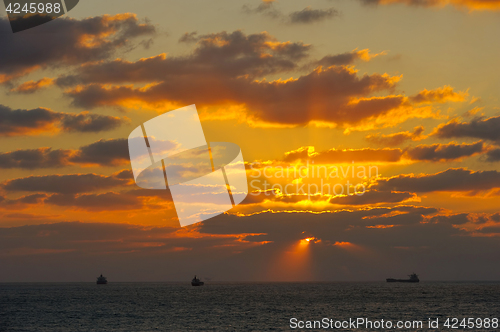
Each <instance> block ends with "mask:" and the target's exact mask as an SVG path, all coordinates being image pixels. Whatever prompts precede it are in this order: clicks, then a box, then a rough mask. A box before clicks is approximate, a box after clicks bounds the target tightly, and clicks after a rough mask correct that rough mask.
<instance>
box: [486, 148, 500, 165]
mask: <svg viewBox="0 0 500 332" xmlns="http://www.w3.org/2000/svg"><path fill="white" fill-rule="evenodd" d="M486 161H489V162H497V161H500V149H493V150H490V151H488V152H486Z"/></svg>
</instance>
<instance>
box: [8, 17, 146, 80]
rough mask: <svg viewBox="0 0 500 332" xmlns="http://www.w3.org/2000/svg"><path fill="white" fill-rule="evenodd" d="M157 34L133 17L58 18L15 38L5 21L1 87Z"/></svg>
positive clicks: (107, 53)
mask: <svg viewBox="0 0 500 332" xmlns="http://www.w3.org/2000/svg"><path fill="white" fill-rule="evenodd" d="M154 33H155V27H154V26H152V25H150V24H148V23H140V22H139V21H138V19H137V17H136V16H135V15H133V14H118V15H114V16H110V15H103V16H98V17H89V18H85V19H82V20H76V19H71V18H59V19H57V20H55V21H53V22H51V23H50V24H44V25H42V26H39V27H37V29H36V30H35V29H34V30H28V31H25V32H23V33H19V34H13V33H12V32H11V28H10V25H9V21H8V20H7V19H5V18H2V19H0V45H2V47H1V49H0V63H1V64H2V66H1V67H0V83H1V82H6V81H8V80H9V79H11V78H15V77H18V76H22V75H25V74H27V73H29V72H31V71H34V70H38V69H40V68H46V67H59V66H64V65H77V64H81V63H85V62H89V61H96V60H102V59H105V58H108V57H109V56H111V55H112V54H113V53H114V52H115V51H116V50H117V48H120V47H123V46H127V45H128V43H129V40H130V39H131V38H134V37H138V36H150V35H153V34H154Z"/></svg>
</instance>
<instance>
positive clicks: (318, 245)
mask: <svg viewBox="0 0 500 332" xmlns="http://www.w3.org/2000/svg"><path fill="white" fill-rule="evenodd" d="M437 212H438V211H437V210H436V209H430V208H425V207H412V206H398V207H395V208H374V209H366V210H361V211H338V212H331V213H320V214H312V213H270V212H269V213H261V214H256V215H252V216H234V215H221V216H218V217H215V218H212V219H210V220H209V221H205V222H203V223H201V224H198V225H197V226H193V227H189V228H184V229H182V231H183V232H180V233H179V230H178V229H176V228H168V227H142V226H138V225H129V224H103V223H98V224H95V223H78V222H72V223H57V224H50V223H46V224H42V225H34V226H22V227H12V228H0V263H2V264H4V263H8V264H9V267H10V268H9V273H8V274H2V273H1V271H3V270H0V279H1V280H2V281H6V280H17V281H19V280H23V281H40V280H58V279H57V276H58V275H60V273H61V271H60V270H57V269H56V270H54V269H46V266H47V264H48V262H49V264H54V266H64V270H65V271H70V274H69V275H66V276H65V278H67V279H68V280H75V281H78V280H81V276H82V275H84V274H88V271H91V270H92V269H95V266H96V265H100V264H103V266H106V269H107V271H114V272H110V273H114V274H116V275H117V276H121V277H122V278H123V280H182V279H183V278H184V279H185V275H188V274H189V273H191V272H190V271H192V269H193V266H196V267H197V271H200V270H201V272H199V273H203V275H206V276H213V277H215V278H216V279H217V280H227V279H231V280H261V281H262V280H278V279H277V278H279V277H280V276H281V277H283V275H284V274H286V275H287V276H289V277H291V280H297V279H298V278H299V275H297V274H296V273H297V272H298V271H296V270H293V269H292V270H290V269H289V268H290V266H287V265H286V264H285V265H282V263H283V262H284V261H285V260H286V259H285V258H286V257H288V256H285V255H286V254H287V253H290V252H293V249H294V248H297V246H298V243H299V241H300V240H302V239H304V238H306V237H315V238H316V240H315V241H311V243H310V244H309V245H308V247H307V248H303V250H307V252H308V253H309V254H310V255H312V257H313V258H314V259H312V260H309V261H307V264H308V265H307V270H308V272H310V274H308V280H325V275H328V276H335V277H332V278H327V279H328V280H353V276H356V279H355V280H366V279H367V278H368V280H372V279H377V278H378V279H380V280H383V279H384V278H386V277H387V276H388V275H390V274H392V273H395V274H401V273H402V272H401V270H405V271H406V270H409V271H412V270H414V269H416V270H417V271H418V272H419V273H420V274H422V275H425V276H426V278H427V279H446V280H450V278H452V277H453V276H454V275H455V271H466V272H468V274H461V275H460V277H459V278H467V279H469V278H470V279H472V280H477V279H481V278H486V277H488V276H489V275H491V273H492V271H494V272H495V273H497V271H498V269H497V270H491V269H488V273H487V274H484V273H482V272H481V271H484V268H485V267H488V268H491V267H494V266H496V265H494V264H493V265H492V264H491V262H492V261H494V259H495V257H496V255H497V254H498V250H499V249H500V248H499V242H498V241H497V239H496V238H493V237H481V238H479V237H473V236H469V235H470V234H471V233H470V232H467V231H465V230H462V229H460V226H461V225H463V224H464V223H466V222H467V219H473V217H470V216H467V215H465V214H462V215H451V216H446V215H440V214H437V215H436V213H437ZM485 217H486V218H487V219H488V220H493V217H492V216H485ZM481 231H482V232H484V233H485V234H494V233H498V227H497V226H491V227H486V228H483V230H481ZM176 234H177V235H176ZM183 234H186V235H187V236H183ZM190 234H192V235H190ZM261 241H269V242H267V243H264V242H261ZM228 248H230V250H228ZM58 253H65V254H64V255H61V254H58ZM40 254H45V255H44V256H43V257H44V259H43V260H42V261H41V262H40ZM332 257H334V258H335V264H332ZM415 257H418V258H419V259H417V260H415ZM456 257H461V259H460V260H457V259H456ZM290 258H293V257H290ZM186 262H189V263H188V264H187V263H186ZM464 264H466V265H467V266H473V267H474V268H473V269H466V270H463V265H464ZM4 265H5V264H4ZM172 266H175V269H172ZM270 266H271V267H272V266H274V267H276V270H277V271H276V273H277V274H276V276H270V275H269V273H270V270H272V269H270ZM435 266H439V268H435ZM298 268H299V269H302V268H303V266H301V265H299V266H298ZM75 269H76V270H75ZM346 270H347V272H346ZM71 271H75V272H74V273H73V274H71V273H72V272H71ZM363 271H364V273H363ZM367 271H369V275H366V273H367ZM34 272H39V273H34ZM32 275H36V279H30V278H28V277H26V276H32ZM145 276H146V277H145ZM183 276H184V277H183ZM12 278H14V279H12ZM118 280H122V279H119V278H118V277H116V279H115V281H118ZM279 280H281V281H282V280H283V279H279Z"/></svg>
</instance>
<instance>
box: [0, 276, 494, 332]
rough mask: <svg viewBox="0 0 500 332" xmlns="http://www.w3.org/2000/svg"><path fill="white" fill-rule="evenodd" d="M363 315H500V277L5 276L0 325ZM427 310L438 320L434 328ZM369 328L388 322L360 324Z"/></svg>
mask: <svg viewBox="0 0 500 332" xmlns="http://www.w3.org/2000/svg"><path fill="white" fill-rule="evenodd" d="M360 317H361V318H367V319H370V320H372V321H373V320H381V319H384V320H385V321H387V320H390V321H394V322H396V321H406V320H409V321H415V320H421V321H423V322H424V325H423V328H408V329H401V330H406V331H435V330H439V331H443V330H448V329H446V328H444V327H443V323H444V321H445V319H446V318H453V317H455V318H459V319H462V318H483V319H484V318H490V319H491V318H495V317H496V318H500V283H445V282H421V283H418V284H400V283H394V284H389V283H382V282H379V283H208V284H206V285H205V286H203V287H192V286H191V285H190V284H189V283H186V284H180V283H110V284H108V285H96V284H93V283H92V284H91V283H26V284H23V283H11V284H0V331H9V332H10V331H36V332H45V331H47V332H57V331H61V332H62V331H64V332H66V331H134V332H141V331H289V330H298V329H292V328H291V327H290V319H291V318H296V319H297V320H301V321H307V320H310V321H313V320H321V319H323V318H328V319H333V320H339V321H342V320H349V318H351V319H356V318H360ZM428 318H433V319H435V318H438V319H439V324H440V326H439V328H438V329H431V328H428V327H427V322H428ZM476 327H477V326H476ZM304 330H305V329H304ZM312 330H321V329H310V331H312ZM327 330H328V329H327ZM329 330H335V329H329ZM343 330H345V331H350V330H354V329H353V328H352V326H351V328H347V329H343ZM370 330H378V331H380V330H386V329H375V328H372V329H370V328H363V327H360V328H359V329H358V331H370ZM393 330H394V329H393ZM450 330H468V331H477V330H482V329H478V328H473V329H467V328H465V329H464V328H462V327H459V326H458V328H457V329H450ZM483 330H484V329H483ZM486 330H490V331H494V330H499V329H498V328H496V329H494V328H492V327H490V328H489V329H486Z"/></svg>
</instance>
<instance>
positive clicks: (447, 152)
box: [406, 142, 485, 161]
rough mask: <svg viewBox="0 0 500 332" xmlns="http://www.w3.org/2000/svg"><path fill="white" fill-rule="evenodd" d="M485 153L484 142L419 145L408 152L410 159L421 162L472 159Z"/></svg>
mask: <svg viewBox="0 0 500 332" xmlns="http://www.w3.org/2000/svg"><path fill="white" fill-rule="evenodd" d="M484 151H485V148H484V145H483V142H477V143H474V144H454V143H450V144H433V145H419V146H417V147H414V148H409V149H408V150H406V155H407V156H408V157H409V159H412V160H420V161H447V160H456V159H461V158H464V157H470V156H473V155H475V154H479V153H482V152H484Z"/></svg>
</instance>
